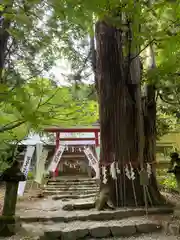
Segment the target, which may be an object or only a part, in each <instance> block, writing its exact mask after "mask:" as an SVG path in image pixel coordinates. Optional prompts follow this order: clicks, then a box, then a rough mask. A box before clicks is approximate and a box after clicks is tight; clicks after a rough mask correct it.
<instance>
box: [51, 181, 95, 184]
mask: <svg viewBox="0 0 180 240" xmlns="http://www.w3.org/2000/svg"><path fill="white" fill-rule="evenodd" d="M48 184H49V185H97V184H98V182H96V181H85V182H84V181H80V182H72V181H59V182H58V181H48Z"/></svg>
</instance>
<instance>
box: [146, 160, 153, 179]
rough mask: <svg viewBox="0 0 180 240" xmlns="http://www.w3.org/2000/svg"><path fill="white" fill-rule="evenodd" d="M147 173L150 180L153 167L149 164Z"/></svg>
mask: <svg viewBox="0 0 180 240" xmlns="http://www.w3.org/2000/svg"><path fill="white" fill-rule="evenodd" d="M147 173H148V178H150V177H151V174H152V168H151V165H150V164H149V163H147Z"/></svg>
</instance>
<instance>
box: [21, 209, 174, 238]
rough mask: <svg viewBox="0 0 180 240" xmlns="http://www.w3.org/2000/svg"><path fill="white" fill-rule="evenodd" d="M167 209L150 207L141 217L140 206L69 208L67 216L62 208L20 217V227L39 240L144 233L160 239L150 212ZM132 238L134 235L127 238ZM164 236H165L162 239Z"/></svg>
mask: <svg viewBox="0 0 180 240" xmlns="http://www.w3.org/2000/svg"><path fill="white" fill-rule="evenodd" d="M169 212H170V210H169V209H165V208H160V209H150V211H149V216H145V210H144V209H118V210H115V211H103V212H97V211H96V210H91V211H81V213H80V212H79V211H75V212H74V211H72V212H71V213H70V215H68V212H66V211H63V213H64V214H63V215H62V216H61V217H60V216H58V217H55V218H53V217H52V216H51V217H47V216H46V217H42V216H41V217H40V216H39V217H36V218H31V219H30V218H28V219H27V218H21V220H22V222H23V223H22V226H23V228H24V229H26V231H27V232H31V233H32V232H34V235H35V236H39V238H38V239H40V240H48V239H57V240H58V239H61V240H62V239H63V240H78V239H93V240H94V239H124V237H125V239H126V237H136V236H143V238H142V239H144V235H145V236H146V234H147V236H148V234H155V233H156V234H158V235H157V236H158V237H157V236H156V237H157V238H151V236H149V237H148V238H146V239H149V240H150V239H161V235H163V225H162V224H161V223H160V222H159V221H158V220H155V219H156V218H154V217H153V216H154V214H165V213H169ZM131 239H136V238H131ZM162 239H168V238H162Z"/></svg>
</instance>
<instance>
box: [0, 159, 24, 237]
mask: <svg viewBox="0 0 180 240" xmlns="http://www.w3.org/2000/svg"><path fill="white" fill-rule="evenodd" d="M25 180H26V178H25V175H24V174H23V173H22V172H21V171H20V168H19V162H18V161H14V163H13V164H12V166H11V167H10V168H8V169H6V170H5V171H4V172H3V174H2V176H1V181H3V182H5V183H6V192H5V197H4V206H3V211H2V216H0V236H4V237H5V236H12V235H14V234H15V226H16V222H17V219H16V218H15V211H16V202H17V192H18V185H19V182H20V181H25Z"/></svg>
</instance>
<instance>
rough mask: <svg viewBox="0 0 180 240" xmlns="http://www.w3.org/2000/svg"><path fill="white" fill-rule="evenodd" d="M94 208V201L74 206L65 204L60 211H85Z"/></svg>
mask: <svg viewBox="0 0 180 240" xmlns="http://www.w3.org/2000/svg"><path fill="white" fill-rule="evenodd" d="M92 208H95V201H92V202H86V203H82V202H81V203H76V204H73V203H72V204H71V203H69V204H65V205H64V206H63V207H62V209H63V210H65V211H73V210H87V209H92Z"/></svg>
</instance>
